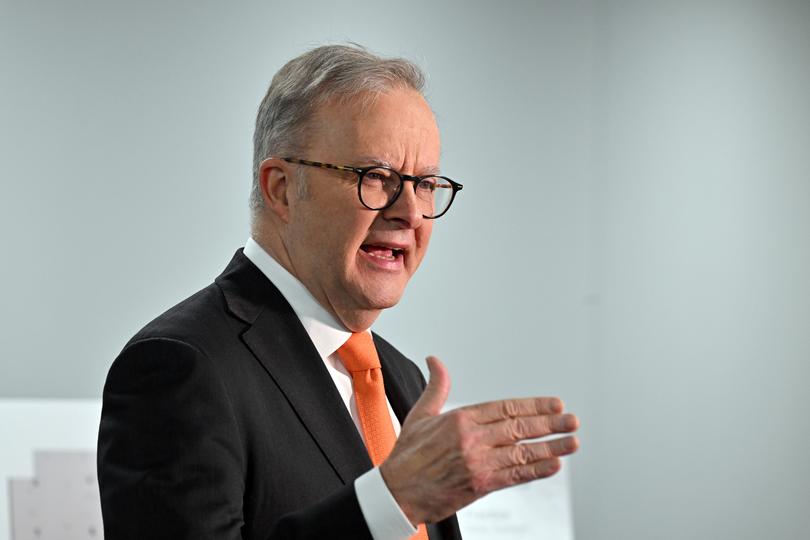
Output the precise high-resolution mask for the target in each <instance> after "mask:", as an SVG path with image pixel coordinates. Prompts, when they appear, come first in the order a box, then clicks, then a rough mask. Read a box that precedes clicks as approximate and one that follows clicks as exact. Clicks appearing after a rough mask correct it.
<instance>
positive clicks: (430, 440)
mask: <svg viewBox="0 0 810 540" xmlns="http://www.w3.org/2000/svg"><path fill="white" fill-rule="evenodd" d="M427 363H428V369H429V370H430V381H429V382H428V385H427V387H426V388H425V391H424V392H423V393H422V396H421V397H420V398H419V401H417V402H416V404H414V406H413V409H411V412H410V414H409V415H408V417H407V418H406V419H405V423H404V424H403V425H402V431H401V432H400V435H399V439H398V440H397V443H396V445H395V446H394V448H393V450H392V451H391V454H390V455H389V456H388V459H386V460H385V462H383V463H382V465H380V473H381V474H382V477H383V480H385V483H386V485H387V486H388V489H389V490H391V493H392V494H393V496H394V498H395V499H396V501H397V503H398V504H399V505H400V507H401V508H402V510H403V512H404V513H405V515H406V516H407V517H408V519H410V520H411V522H412V523H414V524H418V523H423V522H436V521H439V520H441V519H444V518H446V517H447V516H449V515H450V514H452V513H453V512H455V511H457V510H459V509H461V508H463V507H464V506H466V505H468V504H470V503H471V502H473V501H475V500H476V499H479V498H481V497H483V496H484V495H486V494H487V493H490V492H492V491H495V490H497V489H501V488H505V487H508V486H512V485H516V484H521V483H524V482H528V481H530V480H535V479H537V478H545V477H548V476H551V475H552V474H554V473H556V472H557V471H558V470H559V469H560V460H559V458H558V456H563V455H566V454H570V453H572V452H574V451H576V449H577V447H578V446H579V443H578V441H577V438H576V437H575V436H567V437H563V438H560V439H556V440H551V441H536V442H521V441H524V440H527V439H536V438H538V437H543V436H545V435H550V434H552V433H570V432H573V431H576V429H577V428H578V427H579V420H578V419H577V417H576V416H574V415H573V414H562V411H563V404H562V401H560V400H559V399H558V398H554V397H540V398H526V399H508V400H502V401H492V402H489V403H481V404H477V405H471V406H469V407H462V408H459V409H454V410H452V411H448V412H446V413H444V414H440V412H441V408H442V406H444V403H445V401H446V400H447V395H448V393H449V391H450V376H449V375H448V373H447V368H445V367H444V365H443V364H442V363H441V362H440V361H439V360H438V359H437V358H435V357H432V356H431V357H428V359H427Z"/></svg>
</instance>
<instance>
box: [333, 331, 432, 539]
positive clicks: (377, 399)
mask: <svg viewBox="0 0 810 540" xmlns="http://www.w3.org/2000/svg"><path fill="white" fill-rule="evenodd" d="M337 352H338V355H339V356H340V359H341V360H342V361H343V365H344V366H345V367H346V370H347V371H348V372H349V373H351V376H352V387H353V388H354V400H355V402H356V403H357V413H358V414H359V415H360V427H361V428H362V429H363V436H364V437H365V439H366V448H367V449H368V455H369V456H370V457H371V462H372V463H373V464H374V466H375V467H376V466H378V465H379V464H380V463H382V462H383V461H385V458H387V457H388V454H390V453H391V449H392V448H393V447H394V443H395V442H396V440H397V435H396V433H395V432H394V425H393V424H392V423H391V415H390V414H389V412H388V402H387V401H386V399H385V386H384V385H383V376H382V369H381V367H380V358H379V357H378V356H377V349H376V348H375V347H374V341H373V340H372V339H371V334H370V333H368V332H359V333H356V334H352V335H351V337H350V338H349V341H347V342H346V343H345V344H343V346H342V347H341V348H340V349H338V351H337ZM411 539H412V540H413V539H416V540H428V535H427V530H426V529H425V526H424V525H419V530H418V531H417V533H416V534H415V535H413V536H412V537H411Z"/></svg>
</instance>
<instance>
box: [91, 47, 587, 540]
mask: <svg viewBox="0 0 810 540" xmlns="http://www.w3.org/2000/svg"><path fill="white" fill-rule="evenodd" d="M422 86H423V76H422V74H421V72H420V71H419V69H418V68H417V67H416V66H414V65H413V64H411V63H410V62H407V61H405V60H401V59H393V60H391V59H382V58H379V57H377V56H375V55H372V54H370V53H368V52H367V51H365V50H362V49H360V48H357V47H345V46H329V47H320V48H317V49H315V50H313V51H310V52H308V53H306V54H304V55H302V56H300V57H298V58H295V59H293V60H292V61H290V62H289V63H288V64H287V65H285V66H284V67H283V68H282V69H281V70H280V71H279V72H278V73H277V74H276V76H275V77H274V79H273V81H272V83H271V85H270V88H269V90H268V92H267V95H266V96H265V99H264V101H263V102H262V104H261V106H260V109H259V113H258V117H257V122H256V134H255V139H254V143H255V150H254V184H253V192H252V196H251V208H252V230H251V238H250V239H249V240H248V242H247V244H246V245H245V248H244V249H243V250H239V251H237V253H236V255H235V256H234V257H233V259H232V260H231V262H230V264H229V265H228V266H227V268H226V269H225V271H224V272H223V273H222V274H221V275H220V276H219V277H218V278H217V279H216V280H215V282H214V283H213V284H211V285H210V286H208V287H207V288H205V289H203V290H202V291H200V292H198V293H197V294H195V295H193V296H192V297H190V298H188V299H187V300H185V301H183V302H181V303H180V304H178V305H177V306H175V307H174V308H172V309H170V310H169V311H168V312H166V313H164V314H163V315H161V316H159V317H158V318H157V319H155V320H154V321H152V322H151V323H150V324H148V325H147V326H146V327H145V328H144V329H143V330H141V331H140V332H139V333H138V334H136V335H135V337H133V338H132V340H131V341H130V342H129V343H128V344H127V345H126V346H125V348H124V350H123V351H122V352H121V354H120V355H119V357H118V358H117V359H116V361H115V362H114V363H113V366H112V367H111V369H110V373H109V375H108V378H107V383H106V385H105V389H104V408H103V413H102V420H101V426H100V432H99V451H98V460H99V463H98V467H99V483H100V489H101V501H102V510H103V515H104V528H105V538H107V540H119V539H124V538H126V539H130V538H131V539H135V538H138V539H147V538H150V539H151V538H172V539H185V538H188V539H191V538H194V539H205V538H210V539H222V540H225V539H229V540H230V539H239V538H241V539H263V540H269V539H281V538H301V539H325V538H358V539H364V538H366V539H368V538H373V539H375V540H383V539H397V538H399V539H404V538H410V537H413V538H422V539H424V538H428V537H429V538H430V539H432V540H438V539H455V538H460V537H461V535H460V533H459V530H458V524H457V522H456V520H455V517H454V513H455V511H456V510H458V509H459V508H462V507H463V506H465V505H467V504H469V503H470V502H472V501H474V500H476V499H477V498H479V497H482V496H484V495H485V494H487V493H489V492H491V491H493V490H495V489H500V488H503V487H507V486H510V485H514V484H518V483H522V482H526V481H530V480H533V479H536V478H542V477H546V476H549V475H551V474H554V473H555V472H556V471H557V470H558V469H559V467H560V462H559V456H562V455H565V454H569V453H571V452H573V451H574V450H576V448H577V441H576V438H575V437H574V436H572V435H567V436H565V437H562V438H559V439H556V440H553V441H533V442H525V441H526V440H527V439H536V438H539V437H543V436H545V435H549V434H552V433H570V432H572V431H574V430H576V428H577V425H578V421H577V419H576V417H575V416H573V415H571V414H564V413H563V406H562V403H561V402H560V400H559V399H557V398H529V399H514V400H505V401H499V402H491V403H485V404H479V405H474V406H470V407H465V408H463V409H459V410H455V411H449V412H447V413H444V414H442V413H441V408H442V406H443V404H444V401H445V399H446V397H447V393H448V391H449V376H448V374H447V370H446V369H445V368H444V366H443V365H442V364H441V362H439V360H438V359H436V358H432V357H431V358H428V368H429V370H430V382H429V383H428V384H427V386H425V381H424V379H423V377H422V375H421V373H420V371H419V370H418V369H417V368H416V366H415V365H414V364H413V363H411V362H410V361H409V360H407V359H406V358H405V357H403V356H402V355H401V354H400V353H399V352H398V351H397V350H396V349H395V348H393V347H392V346H391V345H390V344H388V343H387V342H386V341H385V340H383V339H382V338H380V337H379V336H377V335H376V334H371V333H370V330H369V328H370V327H371V325H372V323H373V322H374V321H375V319H376V318H377V316H378V315H379V314H380V312H381V311H382V310H383V309H387V308H389V307H391V306H393V305H395V304H396V303H397V302H398V301H399V299H400V297H401V295H402V293H403V291H404V289H405V286H406V284H407V282H408V280H409V279H410V277H411V276H412V275H413V273H414V272H415V271H416V269H417V267H418V266H419V263H420V262H421V260H422V258H423V256H424V254H425V251H426V249H427V246H428V241H429V239H430V234H431V230H432V227H433V224H434V222H435V219H436V218H438V217H441V216H442V215H444V213H445V212H446V211H447V210H448V209H449V207H450V204H451V203H452V202H453V200H454V197H455V195H456V193H457V192H458V191H459V190H460V189H461V185H460V184H458V183H456V182H454V181H452V180H450V179H449V178H446V177H444V176H441V175H440V173H439V132H438V128H437V127H436V122H435V119H434V116H433V113H432V111H431V109H430V107H429V106H428V105H427V103H426V101H425V99H424V97H423V96H422V93H421V90H422ZM315 160H317V161H315Z"/></svg>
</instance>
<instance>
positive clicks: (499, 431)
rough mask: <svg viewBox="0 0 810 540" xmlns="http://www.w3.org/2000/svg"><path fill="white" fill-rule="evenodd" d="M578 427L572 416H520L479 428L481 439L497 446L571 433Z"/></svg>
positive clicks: (576, 420)
mask: <svg viewBox="0 0 810 540" xmlns="http://www.w3.org/2000/svg"><path fill="white" fill-rule="evenodd" d="M578 427H579V419H577V417H576V416H574V415H573V414H553V415H543V416H521V417H518V418H508V419H506V420H501V421H499V422H492V423H490V424H484V425H483V426H481V429H482V431H483V435H482V437H481V439H482V441H483V442H485V443H487V444H489V445H492V446H499V445H503V444H511V443H516V442H520V441H523V440H526V439H536V438H538V437H545V436H546V435H551V434H552V433H571V432H573V431H576V430H577V428H578Z"/></svg>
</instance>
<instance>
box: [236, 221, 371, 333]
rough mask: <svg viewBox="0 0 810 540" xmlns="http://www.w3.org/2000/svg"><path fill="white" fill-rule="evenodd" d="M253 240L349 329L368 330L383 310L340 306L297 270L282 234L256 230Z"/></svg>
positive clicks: (252, 234) (356, 330)
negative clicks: (308, 281) (311, 284)
mask: <svg viewBox="0 0 810 540" xmlns="http://www.w3.org/2000/svg"><path fill="white" fill-rule="evenodd" d="M251 236H252V237H253V240H255V241H256V243H257V244H259V245H260V246H261V247H262V249H263V250H265V251H266V252H267V253H268V254H269V255H270V256H271V257H273V258H274V259H275V260H276V262H278V263H279V264H280V265H281V266H282V267H283V268H284V269H285V270H286V271H287V272H289V273H290V274H291V275H292V276H293V277H295V279H297V280H298V281H300V282H301V284H302V285H304V287H306V289H307V290H308V291H309V293H310V294H311V295H312V296H313V297H314V298H315V300H316V301H317V302H318V303H319V304H320V305H321V306H322V307H323V308H324V309H325V310H326V311H328V312H329V313H330V314H331V315H332V316H333V317H334V318H335V319H336V320H337V321H339V322H340V323H341V324H343V326H345V327H346V329H347V330H349V331H351V332H363V331H365V330H368V329H369V328H370V327H371V325H372V324H374V321H376V320H377V317H379V316H380V313H381V312H382V310H381V309H352V308H346V307H343V306H338V305H335V304H333V303H332V302H330V301H329V298H328V297H327V295H326V294H325V293H324V291H323V290H321V289H320V288H315V287H312V286H310V284H309V283H307V280H306V279H303V278H302V276H301V275H299V273H298V272H297V271H296V269H295V266H294V265H293V264H292V260H291V258H290V255H289V252H288V251H287V248H286V246H285V245H284V240H283V239H282V238H281V236H280V235H278V234H276V233H273V232H269V233H268V232H263V231H258V230H254V231H253V232H252V233H251Z"/></svg>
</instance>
